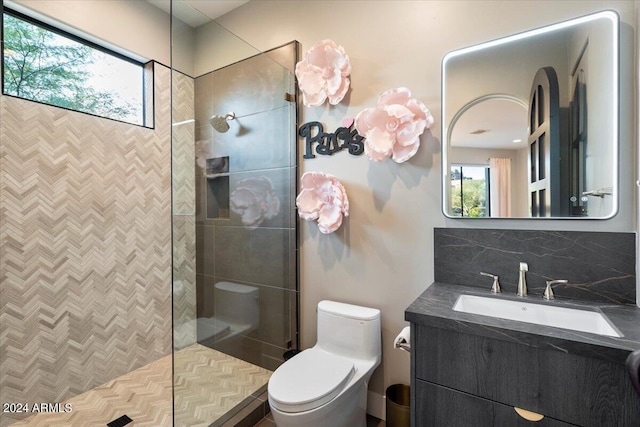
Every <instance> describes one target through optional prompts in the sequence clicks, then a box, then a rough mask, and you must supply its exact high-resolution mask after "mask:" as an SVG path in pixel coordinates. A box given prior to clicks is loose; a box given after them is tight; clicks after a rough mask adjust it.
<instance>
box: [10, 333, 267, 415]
mask: <svg viewBox="0 0 640 427" xmlns="http://www.w3.org/2000/svg"><path fill="white" fill-rule="evenodd" d="M174 363H175V364H174V369H175V372H176V373H175V389H174V393H175V426H176V427H178V426H184V427H187V426H188V427H196V426H208V425H210V424H211V423H212V422H214V421H215V420H216V419H218V418H219V417H220V416H222V415H224V414H225V413H226V412H227V411H229V410H230V409H231V408H233V407H234V406H236V405H237V404H238V403H240V402H241V401H242V400H244V399H245V398H246V397H247V396H250V395H251V394H252V393H255V392H256V391H257V390H258V389H260V388H261V387H262V386H263V385H265V384H266V383H267V382H268V381H269V377H270V376H271V371H268V370H266V369H263V368H260V367H258V366H255V365H252V364H250V363H247V362H244V361H242V360H240V359H236V358H234V357H231V356H228V355H226V354H224V353H221V352H219V351H216V350H213V349H210V348H208V347H205V346H202V345H199V344H195V345H192V346H189V347H187V348H185V349H182V350H180V351H177V352H176V354H175V360H174ZM171 369H172V364H171V356H166V357H163V358H161V359H159V360H156V361H155V362H152V363H150V364H148V365H146V366H143V367H142V368H140V369H136V370H135V371H133V372H130V373H128V374H126V375H123V376H121V377H118V378H116V379H115V380H113V381H110V382H108V383H106V384H104V385H102V386H100V387H97V388H95V389H93V390H90V391H88V392H85V393H83V394H81V395H78V396H76V397H74V398H72V399H69V400H68V401H67V402H65V403H70V404H71V405H72V408H73V410H72V411H71V412H68V413H41V414H35V415H32V416H31V417H29V418H26V419H24V420H22V421H20V422H17V423H14V424H12V426H13V427H22V426H25V427H26V426H28V427H94V426H95V427H104V426H105V425H106V423H108V422H109V421H111V420H113V419H116V418H118V417H120V416H122V415H125V414H126V415H127V416H129V417H130V418H131V419H133V423H130V424H128V425H127V427H133V426H148V427H163V426H167V427H170V426H172V417H171V412H172V402H171Z"/></svg>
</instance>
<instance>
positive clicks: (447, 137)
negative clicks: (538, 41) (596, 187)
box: [440, 10, 620, 220]
mask: <svg viewBox="0 0 640 427" xmlns="http://www.w3.org/2000/svg"><path fill="white" fill-rule="evenodd" d="M602 18H606V19H609V20H610V21H611V23H612V32H613V34H612V36H613V37H612V41H613V43H612V53H613V61H612V65H613V70H612V75H613V81H612V83H613V87H614V91H613V93H612V97H611V104H610V108H611V111H612V126H611V146H612V151H613V153H612V160H613V167H612V173H613V181H612V182H613V183H614V185H613V190H612V194H611V197H612V198H613V204H612V209H611V212H610V213H609V214H608V215H607V216H600V217H588V216H586V217H577V216H576V217H572V216H563V217H561V216H557V217H459V216H452V215H450V214H449V212H448V209H447V202H448V200H449V198H450V195H447V193H448V191H449V190H448V188H447V183H448V182H449V175H450V171H449V169H450V167H449V158H448V152H449V148H450V147H449V145H450V141H451V132H452V129H453V125H454V124H455V123H456V121H457V120H458V119H459V118H460V116H461V115H462V114H463V113H464V111H466V110H468V108H469V107H471V106H472V105H475V104H477V103H479V102H481V100H487V99H491V98H495V97H502V98H504V97H508V98H512V99H513V100H516V99H518V98H517V97H514V96H512V95H507V94H503V93H494V94H487V95H484V96H481V97H479V98H476V99H473V100H471V101H470V102H468V103H467V104H465V105H464V106H463V108H462V109H461V110H460V111H458V112H456V113H455V114H454V115H453V117H452V118H451V119H450V120H449V124H447V123H446V120H447V117H446V113H445V112H446V99H447V98H446V93H447V92H446V65H447V62H448V61H450V60H451V59H453V58H457V57H459V56H462V55H465V54H467V53H472V52H478V51H481V50H484V49H489V48H493V47H499V46H501V45H505V44H507V43H512V42H515V41H518V40H522V39H525V38H528V37H533V36H537V35H540V34H545V33H549V32H552V31H556V30H561V29H565V28H569V27H573V26H576V25H580V24H584V23H588V22H591V21H595V20H598V19H602ZM441 78H442V82H441V94H442V98H441V109H440V111H441V118H440V124H441V129H442V132H441V135H442V144H441V147H442V155H441V169H442V175H441V178H442V185H441V197H442V206H441V209H442V213H443V214H444V216H445V217H447V218H451V219H460V220H467V219H471V220H476V219H481V220H492V219H497V220H505V219H506V220H512V219H513V220H540V219H542V220H556V219H557V220H605V219H611V218H613V217H614V216H616V215H617V213H618V210H619V194H620V173H619V168H620V154H619V153H620V135H619V133H620V132H619V128H620V17H619V15H618V13H617V12H615V11H613V10H603V11H600V12H595V13H592V14H589V15H584V16H580V17H577V18H572V19H569V20H566V21H561V22H558V23H555V24H550V25H546V26H543V27H539V28H535V29H532V30H528V31H523V32H521V33H515V34H512V35H509V36H506V37H501V38H499V39H494V40H489V41H487V42H483V43H479V44H475V45H471V46H468V47H464V48H462V49H457V50H454V51H451V52H449V53H447V54H446V55H445V56H444V57H443V59H442V66H441ZM520 101H521V100H520ZM463 110H464V111H463Z"/></svg>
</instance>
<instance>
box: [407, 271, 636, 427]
mask: <svg viewBox="0 0 640 427" xmlns="http://www.w3.org/2000/svg"><path fill="white" fill-rule="evenodd" d="M468 292H473V293H478V290H477V288H472V287H466V286H458V285H450V284H443V283H435V284H433V285H432V286H431V287H430V288H429V289H427V291H425V292H424V293H423V295H421V296H420V297H419V298H418V299H417V300H416V301H415V302H414V303H413V304H412V305H411V306H410V307H409V308H408V309H407V311H406V312H405V319H406V320H408V321H409V322H411V340H412V344H411V346H412V353H411V371H412V375H411V381H412V384H411V386H412V396H411V397H412V402H411V408H412V425H413V426H415V427H420V426H425V427H426V426H429V427H439V426H443V427H456V426H460V427H468V426H473V427H485V426H486V427H492V426H505V427H506V426H509V427H510V426H571V425H577V426H584V427H605V426H606V427H609V426H611V427H613V426H621V427H626V426H640V398H638V395H637V394H636V393H635V390H634V389H633V386H632V384H631V381H630V379H629V375H628V373H627V370H626V368H625V366H624V362H625V359H626V356H627V355H628V354H629V352H630V351H629V349H632V348H634V346H638V347H640V331H638V325H640V313H639V311H640V310H638V309H637V308H634V307H632V306H616V307H603V308H602V311H603V312H604V313H605V314H606V315H607V316H608V317H609V319H610V320H611V321H612V322H613V323H614V324H615V325H616V327H618V328H619V329H620V331H621V332H622V333H623V334H624V335H625V337H623V338H613V337H604V336H597V335H593V334H588V333H577V332H573V331H568V330H559V329H557V328H550V327H544V326H540V325H534V324H524V323H522V322H514V321H509V320H503V319H498V318H490V317H486V316H477V315H473V314H468V313H458V312H454V311H453V310H452V309H451V307H452V306H453V304H454V302H455V300H456V298H457V297H458V295H460V294H461V293H468ZM515 408H520V409H521V410H526V411H530V412H533V413H534V414H533V415H532V416H533V417H535V416H536V414H538V415H539V416H543V418H542V419H540V420H539V421H527V420H526V419H525V418H523V417H522V416H521V415H519V414H518V412H517V411H516V409H515ZM521 410H520V412H521V413H523V411H521ZM539 416H538V418H539Z"/></svg>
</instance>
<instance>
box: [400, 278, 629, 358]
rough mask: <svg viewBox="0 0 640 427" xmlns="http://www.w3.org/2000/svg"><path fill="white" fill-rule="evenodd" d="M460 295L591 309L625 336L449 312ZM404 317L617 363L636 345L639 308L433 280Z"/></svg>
mask: <svg viewBox="0 0 640 427" xmlns="http://www.w3.org/2000/svg"><path fill="white" fill-rule="evenodd" d="M461 294H472V295H480V296H486V297H490V298H491V297H493V298H504V299H515V298H517V299H518V300H523V301H526V302H531V303H541V304H550V305H561V306H565V307H572V308H587V307H588V308H591V309H594V308H595V309H597V310H600V311H602V312H603V313H604V314H605V315H606V316H607V317H608V318H609V320H610V321H611V323H613V324H614V325H615V327H616V328H617V329H618V330H619V331H620V332H621V333H622V335H623V337H621V338H615V337H609V336H601V335H595V334H590V333H587V332H577V331H572V330H568V329H560V328H554V327H550V326H543V325H537V324H532V323H524V322H518V321H514V320H506V319H500V318H495V317H489V316H481V315H476V314H470V313H462V312H457V311H453V308H452V307H453V305H454V303H455V302H456V300H457V298H458V296H460V295H461ZM405 320H407V321H408V322H412V323H419V324H424V325H428V326H433V327H437V328H442V329H451V330H455V331H457V332H462V333H467V334H473V335H481V336H485V337H488V338H494V339H499V340H502V341H508V342H513V343H517V344H522V345H527V346H532V347H537V348H546V349H549V350H556V351H563V352H565V353H570V354H576V355H581V356H586V357H595V358H599V359H603V360H607V361H611V362H615V363H624V361H625V360H626V358H627V356H628V355H629V353H630V352H631V351H634V350H638V349H640V308H638V307H636V306H632V305H616V304H606V303H590V302H586V301H577V300H571V299H564V298H561V297H560V296H558V295H557V294H556V299H555V300H554V301H550V302H548V301H544V300H543V299H542V297H541V296H539V295H529V296H527V297H524V298H518V297H516V296H515V295H510V294H507V293H501V294H498V295H495V294H492V293H491V292H490V291H489V289H487V290H486V291H483V290H482V289H479V288H477V287H471V286H463V285H453V284H448V283H440V282H435V283H433V284H432V285H431V286H430V287H429V288H428V289H427V290H426V291H424V292H423V293H422V295H420V296H419V297H418V298H417V299H416V300H415V301H414V302H413V303H412V304H411V305H410V306H409V307H408V308H407V309H406V311H405Z"/></svg>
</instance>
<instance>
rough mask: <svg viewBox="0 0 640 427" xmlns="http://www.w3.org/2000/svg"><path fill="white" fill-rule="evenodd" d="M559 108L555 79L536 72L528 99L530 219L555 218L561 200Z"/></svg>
mask: <svg viewBox="0 0 640 427" xmlns="http://www.w3.org/2000/svg"><path fill="white" fill-rule="evenodd" d="M559 110H560V108H559V90H558V77H557V75H556V72H555V70H554V69H553V68H552V67H544V68H541V69H539V70H538V72H537V73H536V76H535V77H534V79H533V84H532V85H531V95H530V97H529V136H528V143H529V171H530V173H529V210H530V213H531V216H532V217H549V216H557V215H559V214H560V213H561V210H562V209H561V200H560V180H559V174H560V170H559V169H560V167H559V163H560V135H559V123H560V111H559Z"/></svg>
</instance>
